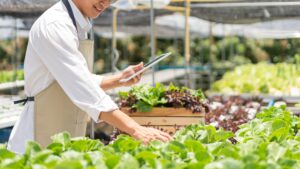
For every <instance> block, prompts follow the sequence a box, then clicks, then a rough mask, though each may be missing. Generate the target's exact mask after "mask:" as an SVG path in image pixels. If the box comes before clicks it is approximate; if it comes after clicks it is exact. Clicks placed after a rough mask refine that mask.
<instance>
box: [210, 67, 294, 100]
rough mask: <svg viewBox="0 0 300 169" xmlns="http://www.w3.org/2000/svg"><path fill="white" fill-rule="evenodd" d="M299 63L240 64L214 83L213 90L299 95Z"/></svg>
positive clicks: (236, 92)
mask: <svg viewBox="0 0 300 169" xmlns="http://www.w3.org/2000/svg"><path fill="white" fill-rule="evenodd" d="M298 67H299V66H298V64H287V63H279V64H267V63H259V64H256V65H253V64H249V65H244V66H239V67H236V68H235V69H234V71H231V72H227V73H225V74H224V76H223V78H222V79H221V80H219V81H217V82H215V83H214V84H213V87H212V91H214V92H221V93H227V94H238V93H251V94H260V93H263V94H272V95H299V93H300V83H299V82H300V69H299V68H298Z"/></svg>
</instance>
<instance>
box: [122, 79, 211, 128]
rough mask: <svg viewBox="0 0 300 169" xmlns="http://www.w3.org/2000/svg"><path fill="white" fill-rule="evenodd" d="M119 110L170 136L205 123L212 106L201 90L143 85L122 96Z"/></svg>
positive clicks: (171, 85)
mask: <svg viewBox="0 0 300 169" xmlns="http://www.w3.org/2000/svg"><path fill="white" fill-rule="evenodd" d="M119 97H120V100H119V106H120V108H121V110H122V111H123V112H125V113H127V114H128V115H129V116H130V117H132V118H133V119H134V120H135V121H137V122H138V123H139V124H141V125H144V126H151V127H155V128H158V129H161V130H164V131H167V132H170V133H173V132H174V131H176V130H177V129H178V128H180V127H182V126H186V125H189V124H197V123H199V122H201V121H203V117H204V114H205V113H207V112H209V106H208V103H207V100H206V99H205V97H204V95H203V92H202V90H191V89H188V88H186V87H177V86H174V85H173V84H170V85H169V86H168V87H164V86H163V85H162V84H159V83H158V84H156V86H155V87H151V86H149V85H142V86H136V87H133V88H132V89H131V90H130V91H129V92H119Z"/></svg>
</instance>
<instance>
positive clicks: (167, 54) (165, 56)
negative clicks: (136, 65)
mask: <svg viewBox="0 0 300 169" xmlns="http://www.w3.org/2000/svg"><path fill="white" fill-rule="evenodd" d="M170 55H171V52H169V53H164V54H162V55H160V56H158V57H156V58H155V59H153V60H152V61H150V62H148V63H147V64H145V65H144V68H143V69H141V70H139V71H138V72H136V73H134V74H132V75H131V76H130V77H128V78H125V79H121V80H120V82H127V81H129V80H130V79H132V78H134V77H135V76H137V75H139V74H141V73H143V72H144V71H146V70H147V69H149V68H150V67H152V66H154V65H156V64H157V63H158V62H160V61H161V60H163V59H165V58H167V57H168V56H170Z"/></svg>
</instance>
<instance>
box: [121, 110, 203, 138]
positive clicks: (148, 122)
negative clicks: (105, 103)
mask: <svg viewBox="0 0 300 169" xmlns="http://www.w3.org/2000/svg"><path fill="white" fill-rule="evenodd" d="M129 110H130V108H127V107H126V108H121V111H123V112H124V113H126V114H127V115H129V116H130V117H131V118H133V119H134V120H135V121H136V122H137V123H139V124H140V125H143V126H150V127H155V128H159V129H163V130H164V131H167V132H170V133H174V132H175V131H176V129H177V128H178V127H182V126H186V125H190V124H197V123H200V122H203V120H204V119H203V118H204V113H192V111H191V110H188V109H185V108H153V109H152V111H151V112H134V113H130V111H129Z"/></svg>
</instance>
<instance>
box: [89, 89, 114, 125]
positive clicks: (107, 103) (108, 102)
mask: <svg viewBox="0 0 300 169" xmlns="http://www.w3.org/2000/svg"><path fill="white" fill-rule="evenodd" d="M117 109H119V107H118V105H117V104H116V103H115V102H114V101H113V100H112V99H111V98H110V97H109V96H108V95H106V96H105V97H103V99H102V100H101V101H100V102H99V103H98V104H96V105H95V107H93V108H92V110H91V112H92V114H91V115H90V116H91V118H92V119H93V120H94V122H96V123H99V122H101V121H102V120H100V119H99V116H100V114H101V113H102V112H112V111H114V110H117Z"/></svg>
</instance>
